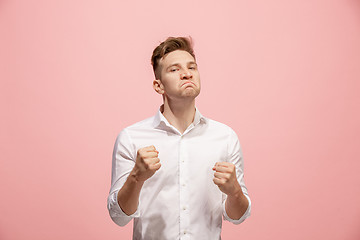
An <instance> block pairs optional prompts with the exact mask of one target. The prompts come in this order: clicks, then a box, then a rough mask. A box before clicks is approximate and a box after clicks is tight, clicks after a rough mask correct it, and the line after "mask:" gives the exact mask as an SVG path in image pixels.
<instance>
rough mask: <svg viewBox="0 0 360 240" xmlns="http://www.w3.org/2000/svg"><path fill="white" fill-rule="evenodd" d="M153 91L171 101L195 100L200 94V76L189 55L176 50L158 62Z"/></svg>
mask: <svg viewBox="0 0 360 240" xmlns="http://www.w3.org/2000/svg"><path fill="white" fill-rule="evenodd" d="M158 67H159V69H158V71H159V72H158V74H157V75H158V76H159V77H158V78H159V79H156V80H154V83H153V85H154V89H155V91H156V92H158V93H159V94H163V95H165V97H167V98H169V99H172V100H181V99H189V98H195V97H196V96H197V95H199V93H200V75H199V71H198V68H197V64H196V61H195V59H194V57H193V56H191V54H190V53H188V52H186V51H183V50H176V51H173V52H170V53H168V54H167V55H165V56H164V57H163V58H161V59H160V61H159V66H158Z"/></svg>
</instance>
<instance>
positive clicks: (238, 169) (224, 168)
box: [213, 130, 251, 224]
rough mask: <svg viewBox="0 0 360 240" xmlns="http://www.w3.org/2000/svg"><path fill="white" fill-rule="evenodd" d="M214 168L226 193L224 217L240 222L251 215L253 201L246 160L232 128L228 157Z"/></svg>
mask: <svg viewBox="0 0 360 240" xmlns="http://www.w3.org/2000/svg"><path fill="white" fill-rule="evenodd" d="M213 170H214V171H215V173H214V183H215V184H216V185H217V186H218V187H219V189H220V190H221V191H222V192H223V193H224V195H225V194H226V197H225V199H226V201H225V202H224V206H223V211H224V218H225V219H226V220H228V221H231V222H232V223H234V224H240V223H241V222H243V221H244V220H245V219H246V218H247V217H249V216H250V211H251V201H250V198H249V196H248V192H247V188H246V186H245V182H244V162H243V157H242V152H241V147H240V143H239V140H238V138H237V135H236V133H235V132H234V131H233V130H231V131H230V134H229V139H228V157H227V160H226V161H225V162H220V163H216V164H215V166H214V168H213Z"/></svg>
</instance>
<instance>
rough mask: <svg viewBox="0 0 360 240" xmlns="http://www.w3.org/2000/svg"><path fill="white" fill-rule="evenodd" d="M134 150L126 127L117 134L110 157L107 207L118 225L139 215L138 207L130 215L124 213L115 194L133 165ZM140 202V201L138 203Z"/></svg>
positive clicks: (124, 223) (134, 158)
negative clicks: (109, 185)
mask: <svg viewBox="0 0 360 240" xmlns="http://www.w3.org/2000/svg"><path fill="white" fill-rule="evenodd" d="M135 160H136V151H135V147H134V146H133V145H132V143H131V140H130V137H129V135H128V133H127V131H126V129H124V130H122V131H121V132H120V134H119V135H118V137H117V139H116V141H115V146H114V151H113V157H112V170H111V188H110V193H109V196H108V199H107V208H108V210H109V214H110V217H111V219H112V220H113V221H114V222H115V223H116V224H117V225H119V226H125V225H126V224H127V223H128V222H130V221H131V219H133V218H134V217H139V216H140V212H139V208H138V209H137V210H136V212H135V213H133V214H132V215H126V214H125V213H124V212H123V211H122V209H121V208H120V206H119V204H118V201H117V196H118V192H119V190H120V189H121V188H122V186H123V185H124V183H125V181H126V179H127V178H128V176H129V174H130V172H131V170H132V169H133V167H134V165H135ZM139 204H140V203H139Z"/></svg>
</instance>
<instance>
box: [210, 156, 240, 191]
mask: <svg viewBox="0 0 360 240" xmlns="http://www.w3.org/2000/svg"><path fill="white" fill-rule="evenodd" d="M213 170H214V171H215V172H214V179H213V181H214V183H215V184H216V185H217V186H218V187H219V189H220V190H221V191H222V192H223V193H225V194H227V195H228V196H235V195H237V194H239V193H242V190H241V187H240V184H239V182H238V181H237V178H236V167H235V165H234V164H232V163H229V162H217V163H216V164H215V166H214V167H213Z"/></svg>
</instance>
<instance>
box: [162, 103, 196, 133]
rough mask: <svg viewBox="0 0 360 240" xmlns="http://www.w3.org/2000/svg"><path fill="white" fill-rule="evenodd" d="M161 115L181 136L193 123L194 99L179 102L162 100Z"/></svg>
mask: <svg viewBox="0 0 360 240" xmlns="http://www.w3.org/2000/svg"><path fill="white" fill-rule="evenodd" d="M163 115H164V117H165V118H166V119H167V120H168V122H169V123H170V124H171V125H172V126H174V127H175V128H176V129H177V130H178V131H179V132H180V133H181V134H183V133H184V132H185V130H186V129H187V128H188V126H189V125H190V124H191V123H192V122H193V121H194V116H195V98H194V99H191V100H187V101H181V102H174V101H171V100H170V99H167V98H164V111H163Z"/></svg>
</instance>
